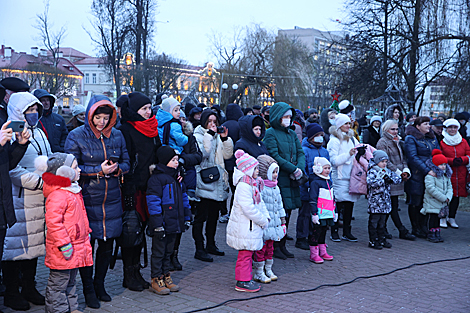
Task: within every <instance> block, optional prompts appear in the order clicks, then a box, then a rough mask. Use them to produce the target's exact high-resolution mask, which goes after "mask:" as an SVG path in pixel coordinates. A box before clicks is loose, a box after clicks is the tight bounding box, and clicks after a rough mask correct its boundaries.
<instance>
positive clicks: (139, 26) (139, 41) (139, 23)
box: [134, 0, 144, 91]
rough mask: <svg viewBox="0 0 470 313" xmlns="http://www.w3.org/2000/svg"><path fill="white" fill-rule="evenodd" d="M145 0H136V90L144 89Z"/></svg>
mask: <svg viewBox="0 0 470 313" xmlns="http://www.w3.org/2000/svg"><path fill="white" fill-rule="evenodd" d="M142 1H143V0H136V6H135V8H136V11H137V12H136V13H137V19H136V22H137V25H136V37H135V68H136V71H135V73H134V90H135V91H142V66H141V61H142V59H141V56H142V52H141V49H142V33H143V27H142V17H143V9H144V7H143V5H142Z"/></svg>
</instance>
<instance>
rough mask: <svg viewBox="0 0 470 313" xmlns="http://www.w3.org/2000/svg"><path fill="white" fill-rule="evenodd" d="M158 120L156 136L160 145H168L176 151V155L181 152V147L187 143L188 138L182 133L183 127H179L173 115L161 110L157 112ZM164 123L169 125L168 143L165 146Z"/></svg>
mask: <svg viewBox="0 0 470 313" xmlns="http://www.w3.org/2000/svg"><path fill="white" fill-rule="evenodd" d="M157 120H158V136H159V137H160V141H161V143H162V145H168V146H170V147H172V148H173V149H175V150H176V151H178V153H181V152H183V147H184V145H186V144H187V143H188V136H186V135H185V134H184V133H183V127H181V124H180V122H179V121H178V120H177V119H175V118H174V117H173V115H172V114H171V113H169V112H167V111H163V110H162V109H160V110H158V112H157ZM166 123H170V134H169V139H168V140H169V142H168V144H166V143H165V142H164V127H165V124H166Z"/></svg>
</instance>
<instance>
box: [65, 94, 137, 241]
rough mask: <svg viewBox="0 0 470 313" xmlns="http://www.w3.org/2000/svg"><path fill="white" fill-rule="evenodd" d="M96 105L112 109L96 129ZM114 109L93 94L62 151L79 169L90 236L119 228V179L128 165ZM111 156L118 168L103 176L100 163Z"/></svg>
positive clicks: (102, 236)
mask: <svg viewBox="0 0 470 313" xmlns="http://www.w3.org/2000/svg"><path fill="white" fill-rule="evenodd" d="M100 106H108V107H111V108H112V109H113V113H112V116H111V118H110V120H109V123H108V125H107V126H106V127H105V128H104V129H103V130H102V131H101V132H100V131H98V130H97V129H96V127H95V126H94V125H93V123H92V121H91V120H92V118H93V113H94V112H95V111H96V109H97V108H98V107H100ZM115 123H116V110H115V109H114V106H113V105H112V104H111V101H109V99H108V98H107V97H105V96H100V95H98V96H93V97H92V98H91V99H90V102H89V103H88V107H87V110H86V120H85V125H83V126H80V127H79V128H76V129H74V130H73V131H72V132H70V134H69V136H68V137H67V141H66V142H65V152H67V153H71V154H73V155H74V156H75V158H76V159H77V162H78V166H79V167H80V169H81V175H80V186H81V187H82V194H83V200H84V202H85V208H86V210H87V215H88V221H89V222H90V227H91V229H92V230H93V232H92V234H91V236H92V238H94V239H106V238H117V237H119V236H120V235H121V230H122V219H121V215H122V204H121V190H120V187H119V180H122V179H123V177H122V175H123V174H127V172H128V171H129V168H130V163H129V155H128V154H127V149H126V141H125V140H124V136H123V135H122V133H121V131H119V130H117V129H115V128H113V126H114V124H115ZM111 156H116V157H118V158H119V170H118V172H117V173H113V174H111V175H106V176H105V175H104V174H103V171H102V170H101V163H103V162H104V161H105V160H107V159H108V158H109V157H111Z"/></svg>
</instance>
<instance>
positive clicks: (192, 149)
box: [180, 132, 202, 190]
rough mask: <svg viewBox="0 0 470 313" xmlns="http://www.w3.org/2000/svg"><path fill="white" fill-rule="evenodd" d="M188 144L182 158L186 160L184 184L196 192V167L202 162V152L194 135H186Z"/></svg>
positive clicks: (184, 148)
mask: <svg viewBox="0 0 470 313" xmlns="http://www.w3.org/2000/svg"><path fill="white" fill-rule="evenodd" d="M185 134H186V136H188V143H187V144H186V145H185V146H184V147H183V153H182V154H181V155H180V158H181V159H183V160H184V165H183V166H184V170H185V175H184V184H185V185H186V188H188V189H194V190H196V168H195V166H196V165H199V164H200V163H201V161H202V152H201V150H199V146H198V144H197V141H196V138H195V137H194V136H193V134H188V133H186V132H185Z"/></svg>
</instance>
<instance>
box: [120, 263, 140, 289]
mask: <svg viewBox="0 0 470 313" xmlns="http://www.w3.org/2000/svg"><path fill="white" fill-rule="evenodd" d="M122 286H123V287H124V288H127V289H129V290H132V291H143V290H144V286H142V284H141V283H140V282H139V281H138V280H137V278H136V277H135V269H134V266H132V265H131V266H126V267H125V268H124V280H123V282H122Z"/></svg>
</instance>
